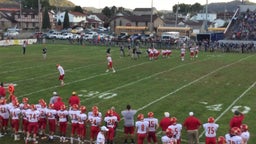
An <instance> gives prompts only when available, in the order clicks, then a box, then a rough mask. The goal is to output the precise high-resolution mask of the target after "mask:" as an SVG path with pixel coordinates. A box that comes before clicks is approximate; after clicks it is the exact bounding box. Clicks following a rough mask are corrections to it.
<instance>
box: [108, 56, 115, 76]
mask: <svg viewBox="0 0 256 144" xmlns="http://www.w3.org/2000/svg"><path fill="white" fill-rule="evenodd" d="M107 62H108V64H107V70H106V72H109V70H112V71H113V73H115V72H116V70H115V69H114V67H113V61H112V58H111V56H110V54H107Z"/></svg>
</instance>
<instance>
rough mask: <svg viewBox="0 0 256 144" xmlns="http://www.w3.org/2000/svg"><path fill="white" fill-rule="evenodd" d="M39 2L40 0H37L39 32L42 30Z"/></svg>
mask: <svg viewBox="0 0 256 144" xmlns="http://www.w3.org/2000/svg"><path fill="white" fill-rule="evenodd" d="M40 11H41V3H40V0H38V27H39V32H41V31H42V21H41V13H40Z"/></svg>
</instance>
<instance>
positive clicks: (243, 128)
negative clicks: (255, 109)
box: [241, 124, 250, 144]
mask: <svg viewBox="0 0 256 144" xmlns="http://www.w3.org/2000/svg"><path fill="white" fill-rule="evenodd" d="M241 131H242V133H241V137H242V139H243V142H244V144H247V143H248V141H249V139H250V132H249V131H248V125H247V124H242V125H241Z"/></svg>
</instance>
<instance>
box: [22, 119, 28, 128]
mask: <svg viewBox="0 0 256 144" xmlns="http://www.w3.org/2000/svg"><path fill="white" fill-rule="evenodd" d="M22 128H23V131H27V130H28V120H27V119H23V120H22Z"/></svg>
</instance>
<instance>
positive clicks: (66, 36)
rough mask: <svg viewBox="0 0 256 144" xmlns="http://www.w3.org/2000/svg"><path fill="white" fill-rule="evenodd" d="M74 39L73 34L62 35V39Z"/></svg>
mask: <svg viewBox="0 0 256 144" xmlns="http://www.w3.org/2000/svg"><path fill="white" fill-rule="evenodd" d="M72 37H73V34H72V33H63V34H61V35H60V39H65V40H66V39H69V38H72Z"/></svg>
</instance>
